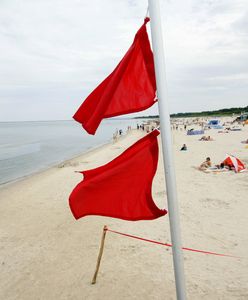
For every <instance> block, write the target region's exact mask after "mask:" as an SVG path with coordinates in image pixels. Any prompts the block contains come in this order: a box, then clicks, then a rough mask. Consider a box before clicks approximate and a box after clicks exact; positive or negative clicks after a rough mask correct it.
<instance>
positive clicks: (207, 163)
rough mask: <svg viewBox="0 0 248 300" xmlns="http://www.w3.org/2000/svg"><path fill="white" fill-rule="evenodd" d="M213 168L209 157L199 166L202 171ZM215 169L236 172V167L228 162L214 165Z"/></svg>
mask: <svg viewBox="0 0 248 300" xmlns="http://www.w3.org/2000/svg"><path fill="white" fill-rule="evenodd" d="M210 167H213V166H212V162H211V159H210V157H207V158H206V160H205V161H204V162H202V163H201V165H200V166H199V170H200V171H206V170H207V169H208V168H210ZM214 167H215V168H216V169H218V170H220V169H227V170H235V167H234V165H233V164H232V163H231V162H229V161H228V160H226V159H225V160H224V161H222V162H221V163H220V164H217V165H214Z"/></svg>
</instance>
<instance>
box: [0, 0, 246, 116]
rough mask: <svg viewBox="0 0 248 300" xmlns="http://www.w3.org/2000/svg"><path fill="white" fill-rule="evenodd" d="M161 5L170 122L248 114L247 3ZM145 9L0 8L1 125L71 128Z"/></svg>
mask: <svg viewBox="0 0 248 300" xmlns="http://www.w3.org/2000/svg"><path fill="white" fill-rule="evenodd" d="M160 3H161V14H162V25H163V33H164V36H163V37H164V43H165V57H166V73H167V83H166V86H167V91H168V101H169V106H170V113H175V112H188V111H202V110H213V109H220V108H224V107H225V108H226V107H227V108H228V107H234V106H235V107H236V106H246V105H248V0H235V1H234V0H160ZM146 10H147V1H146V0H137V1H136V0H89V1H88V0H87V1H86V0H22V1H21V0H1V1H0V121H19V120H55V119H57V120H58V119H59V120H61V119H71V116H72V115H73V114H74V112H75V111H76V110H77V108H78V107H79V105H80V104H81V103H82V101H83V100H84V99H85V97H86V96H87V95H88V94H89V93H90V92H91V91H92V90H93V89H94V88H95V87H96V86H97V85H98V84H99V83H100V82H101V81H102V80H103V79H104V78H105V77H106V76H107V75H108V74H109V73H110V72H112V70H113V69H114V67H115V66H116V65H117V63H118V62H119V61H120V59H121V58H122V57H123V55H124V54H125V52H126V51H127V49H128V48H129V46H130V45H131V43H132V41H133V38H134V35H135V33H136V31H137V29H138V28H139V27H140V26H141V24H142V23H143V18H144V16H145V14H146ZM148 32H149V33H150V26H149V25H148ZM154 113H157V108H156V107H153V108H151V109H149V110H147V111H145V112H141V114H142V115H144V114H154Z"/></svg>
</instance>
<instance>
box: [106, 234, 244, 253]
mask: <svg viewBox="0 0 248 300" xmlns="http://www.w3.org/2000/svg"><path fill="white" fill-rule="evenodd" d="M106 231H109V232H112V233H116V234H119V235H123V236H126V237H130V238H133V239H137V240H141V241H145V242H150V243H153V244H159V245H162V246H166V247H172V245H171V244H167V243H161V242H158V241H154V240H149V239H144V238H141V237H138V236H135V235H131V234H127V233H122V232H118V231H115V230H111V229H109V228H106ZM182 249H183V250H186V251H192V252H198V253H204V254H211V255H217V256H227V257H235V258H240V257H238V256H234V255H228V254H221V253H216V252H210V251H204V250H198V249H192V248H186V247H182Z"/></svg>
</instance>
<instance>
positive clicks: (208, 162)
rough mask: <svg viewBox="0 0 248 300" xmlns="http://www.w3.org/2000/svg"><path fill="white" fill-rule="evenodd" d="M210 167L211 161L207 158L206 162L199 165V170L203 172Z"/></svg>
mask: <svg viewBox="0 0 248 300" xmlns="http://www.w3.org/2000/svg"><path fill="white" fill-rule="evenodd" d="M211 166H212V163H211V159H210V157H207V158H206V160H205V161H204V162H203V163H201V165H200V166H199V170H202V171H204V170H206V169H208V168H209V167H211Z"/></svg>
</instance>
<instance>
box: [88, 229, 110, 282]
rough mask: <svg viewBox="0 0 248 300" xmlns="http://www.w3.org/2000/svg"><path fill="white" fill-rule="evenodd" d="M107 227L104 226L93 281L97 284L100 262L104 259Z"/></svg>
mask: <svg viewBox="0 0 248 300" xmlns="http://www.w3.org/2000/svg"><path fill="white" fill-rule="evenodd" d="M107 229H108V227H107V226H106V225H105V226H104V227H103V232H102V240H101V245H100V250H99V254H98V258H97V263H96V270H95V273H94V276H93V279H92V281H91V284H95V283H96V277H97V274H98V271H99V267H100V263H101V259H102V254H103V248H104V242H105V237H106V233H107Z"/></svg>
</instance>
